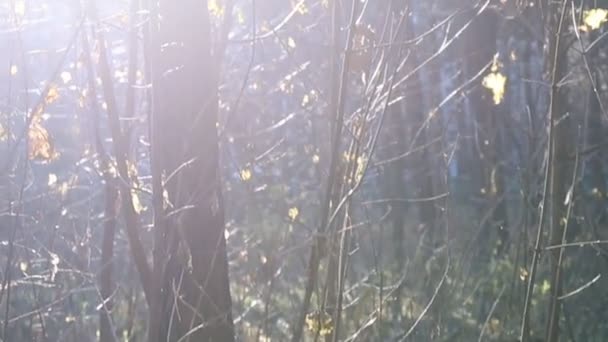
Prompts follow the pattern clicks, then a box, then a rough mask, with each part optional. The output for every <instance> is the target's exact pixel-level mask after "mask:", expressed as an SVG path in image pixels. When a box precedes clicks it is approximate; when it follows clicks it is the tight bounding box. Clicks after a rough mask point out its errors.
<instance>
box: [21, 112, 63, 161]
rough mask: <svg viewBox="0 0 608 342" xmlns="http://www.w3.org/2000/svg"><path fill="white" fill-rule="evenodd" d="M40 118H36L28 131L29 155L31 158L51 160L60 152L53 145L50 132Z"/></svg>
mask: <svg viewBox="0 0 608 342" xmlns="http://www.w3.org/2000/svg"><path fill="white" fill-rule="evenodd" d="M40 121H41V120H40V119H35V120H33V121H32V124H31V125H30V129H29V131H28V138H29V141H28V144H29V150H28V156H29V159H30V160H39V161H43V162H49V161H52V160H54V159H56V158H57V157H58V156H59V153H57V151H55V148H54V147H53V141H52V140H51V136H50V135H49V132H48V131H47V130H46V128H44V126H42V124H41V122H40Z"/></svg>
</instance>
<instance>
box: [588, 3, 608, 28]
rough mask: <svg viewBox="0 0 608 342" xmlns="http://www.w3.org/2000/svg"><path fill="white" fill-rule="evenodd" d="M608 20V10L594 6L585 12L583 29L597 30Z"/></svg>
mask: <svg viewBox="0 0 608 342" xmlns="http://www.w3.org/2000/svg"><path fill="white" fill-rule="evenodd" d="M607 20H608V10H606V9H603V8H593V9H590V10H587V11H584V12H583V23H584V24H585V25H584V26H583V27H582V28H581V29H582V30H583V31H592V30H597V29H599V28H600V26H602V24H603V23H605V22H606V21H607Z"/></svg>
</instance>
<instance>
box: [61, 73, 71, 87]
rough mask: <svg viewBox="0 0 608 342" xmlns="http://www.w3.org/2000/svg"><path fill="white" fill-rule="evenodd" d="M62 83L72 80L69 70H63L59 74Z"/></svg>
mask: <svg viewBox="0 0 608 342" xmlns="http://www.w3.org/2000/svg"><path fill="white" fill-rule="evenodd" d="M59 77H61V80H62V81H63V83H64V84H66V83H69V82H70V81H71V80H72V74H70V72H69V71H64V72H62V73H61V75H59Z"/></svg>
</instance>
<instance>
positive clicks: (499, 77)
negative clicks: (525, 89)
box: [482, 72, 507, 105]
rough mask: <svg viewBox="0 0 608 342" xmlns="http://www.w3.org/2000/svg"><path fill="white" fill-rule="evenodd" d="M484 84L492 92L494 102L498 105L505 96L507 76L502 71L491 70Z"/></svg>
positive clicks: (484, 79)
mask: <svg viewBox="0 0 608 342" xmlns="http://www.w3.org/2000/svg"><path fill="white" fill-rule="evenodd" d="M482 85H483V86H484V87H485V88H487V89H489V90H490V91H491V92H492V99H493V100H494V104H495V105H498V104H500V103H501V102H502V100H503V98H504V96H505V90H506V85H507V77H506V76H505V75H503V74H501V73H500V72H491V73H489V74H488V75H487V76H486V77H484V78H483V81H482Z"/></svg>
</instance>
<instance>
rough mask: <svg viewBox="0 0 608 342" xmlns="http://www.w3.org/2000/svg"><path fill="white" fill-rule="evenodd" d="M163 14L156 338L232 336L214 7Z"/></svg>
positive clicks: (172, 7)
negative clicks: (213, 23)
mask: <svg viewBox="0 0 608 342" xmlns="http://www.w3.org/2000/svg"><path fill="white" fill-rule="evenodd" d="M155 19H156V18H155ZM157 19H158V22H157V24H158V25H155V26H154V27H153V32H152V35H153V36H154V37H155V39H154V44H155V48H156V49H159V51H158V52H157V53H156V54H155V55H154V58H153V60H152V68H153V74H154V76H153V77H154V81H153V83H154V94H153V104H154V110H153V117H152V135H153V140H152V144H153V147H152V148H153V156H152V157H153V169H154V170H153V173H154V177H155V184H154V185H155V195H156V202H155V203H156V204H155V206H156V208H155V209H156V211H157V213H156V215H155V229H157V234H156V239H157V241H156V245H155V252H154V254H155V255H154V271H153V272H154V277H155V283H154V284H152V286H156V287H157V288H155V289H154V290H153V293H154V297H153V298H152V305H151V307H152V308H151V313H150V317H151V319H150V322H149V324H150V327H149V340H150V341H165V340H169V341H177V340H180V341H201V342H212V341H222V342H224V341H226V342H229V341H233V340H234V329H233V323H232V314H231V298H230V289H229V281H228V262H227V254H226V240H225V236H224V209H223V204H222V191H221V183H220V176H219V154H218V134H217V126H216V125H217V121H218V95H217V87H218V81H217V74H218V73H217V68H219V65H218V64H217V59H215V58H214V55H213V51H212V50H213V49H212V43H213V42H212V41H211V24H210V19H209V13H208V8H207V4H206V2H204V1H202V2H201V1H194V0H183V1H177V2H176V1H169V0H163V1H160V2H159V8H158V18H157ZM159 198H160V201H159ZM159 202H160V203H159ZM159 211H160V212H163V213H164V214H161V215H159V213H158V212H159ZM156 281H158V283H156Z"/></svg>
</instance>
